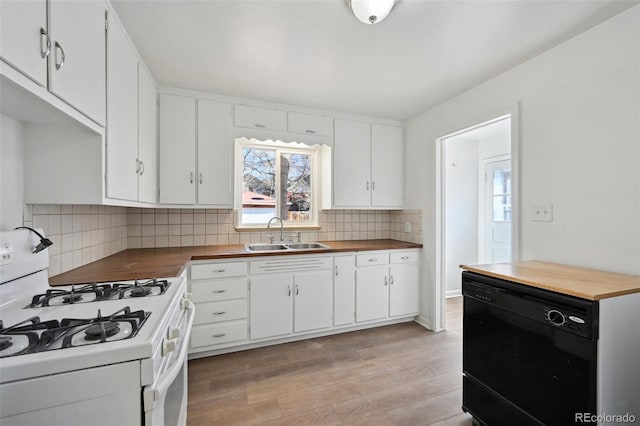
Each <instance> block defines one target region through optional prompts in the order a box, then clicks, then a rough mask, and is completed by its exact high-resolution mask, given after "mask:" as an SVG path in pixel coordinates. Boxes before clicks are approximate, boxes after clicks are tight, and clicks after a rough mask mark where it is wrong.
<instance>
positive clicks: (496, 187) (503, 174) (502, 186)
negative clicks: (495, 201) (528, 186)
mask: <svg viewBox="0 0 640 426" xmlns="http://www.w3.org/2000/svg"><path fill="white" fill-rule="evenodd" d="M493 194H494V195H499V194H511V170H510V169H503V170H496V171H495V172H494V174H493Z"/></svg>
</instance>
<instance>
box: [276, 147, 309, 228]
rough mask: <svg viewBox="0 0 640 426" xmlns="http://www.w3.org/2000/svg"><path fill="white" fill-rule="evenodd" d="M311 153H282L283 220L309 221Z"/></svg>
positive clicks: (281, 196)
mask: <svg viewBox="0 0 640 426" xmlns="http://www.w3.org/2000/svg"><path fill="white" fill-rule="evenodd" d="M311 160H312V157H311V155H310V154H298V153H288V152H282V153H281V154H280V176H281V179H280V182H281V193H280V197H278V199H279V200H280V203H281V205H280V213H281V217H282V219H283V220H288V221H292V222H308V221H310V220H311V219H312V218H311V203H312V200H311V172H312V171H311V163H312V161H311Z"/></svg>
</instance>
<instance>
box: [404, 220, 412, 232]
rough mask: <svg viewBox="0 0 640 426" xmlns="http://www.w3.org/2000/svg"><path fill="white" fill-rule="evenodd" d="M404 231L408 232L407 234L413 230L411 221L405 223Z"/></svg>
mask: <svg viewBox="0 0 640 426" xmlns="http://www.w3.org/2000/svg"><path fill="white" fill-rule="evenodd" d="M404 232H406V233H407V234H409V233H410V232H411V222H405V223H404Z"/></svg>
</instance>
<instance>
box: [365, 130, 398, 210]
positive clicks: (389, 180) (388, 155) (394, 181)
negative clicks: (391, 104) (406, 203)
mask: <svg viewBox="0 0 640 426" xmlns="http://www.w3.org/2000/svg"><path fill="white" fill-rule="evenodd" d="M403 200H404V142H403V139H402V129H401V128H400V127H393V126H383V125H380V124H372V125H371V206H372V207H402V205H403Z"/></svg>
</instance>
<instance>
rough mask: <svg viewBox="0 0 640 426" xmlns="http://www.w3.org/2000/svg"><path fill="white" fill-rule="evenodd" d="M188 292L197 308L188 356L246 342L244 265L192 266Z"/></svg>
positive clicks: (245, 276) (245, 281)
mask: <svg viewBox="0 0 640 426" xmlns="http://www.w3.org/2000/svg"><path fill="white" fill-rule="evenodd" d="M189 291H190V292H191V298H192V300H193V302H194V303H195V306H196V314H195V317H194V320H193V330H192V332H191V342H190V348H189V353H196V352H202V351H209V350H215V349H219V348H221V347H225V344H237V343H238V342H242V341H246V340H247V334H248V330H247V312H248V309H247V263H246V262H211V263H197V264H193V265H191V270H190V280H189Z"/></svg>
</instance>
